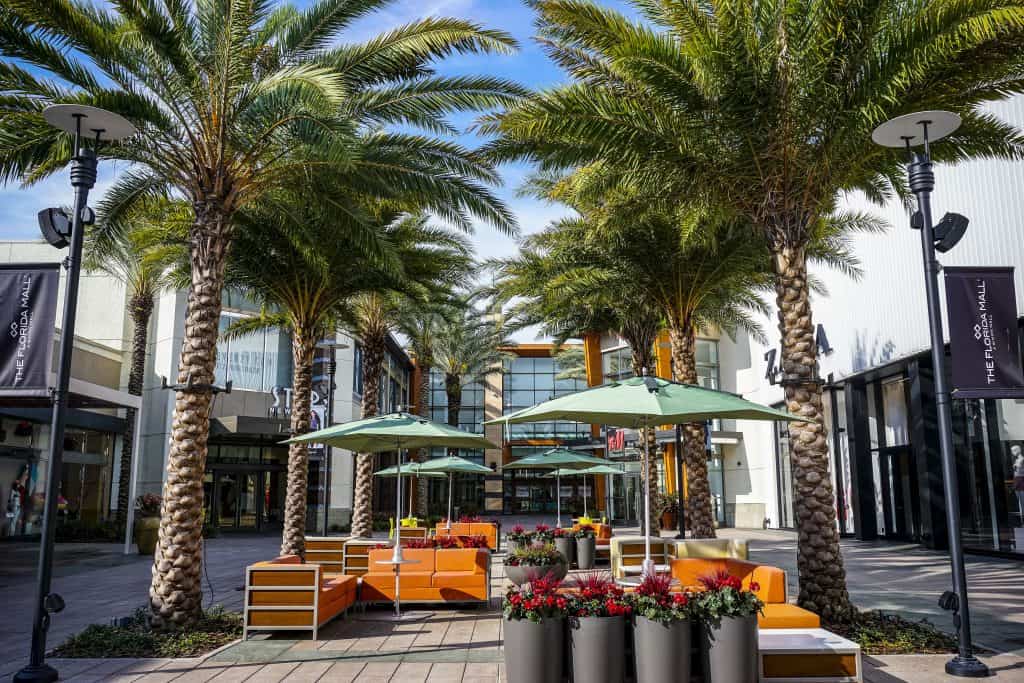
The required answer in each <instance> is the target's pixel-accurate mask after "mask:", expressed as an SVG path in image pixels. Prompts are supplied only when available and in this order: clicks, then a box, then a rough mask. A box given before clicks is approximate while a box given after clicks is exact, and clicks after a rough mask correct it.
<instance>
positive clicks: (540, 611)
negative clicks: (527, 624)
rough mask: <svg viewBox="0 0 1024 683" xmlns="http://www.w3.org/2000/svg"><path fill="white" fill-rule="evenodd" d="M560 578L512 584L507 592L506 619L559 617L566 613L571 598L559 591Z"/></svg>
mask: <svg viewBox="0 0 1024 683" xmlns="http://www.w3.org/2000/svg"><path fill="white" fill-rule="evenodd" d="M560 583H561V581H560V580H552V579H547V578H541V579H536V580H534V581H532V582H530V583H528V584H524V585H523V586H512V587H510V588H509V589H508V592H507V593H505V599H504V600H503V601H502V612H503V613H504V615H505V618H506V619H515V620H520V619H527V620H529V621H541V620H542V619H557V618H559V617H564V616H565V615H566V610H567V609H568V608H569V604H570V600H569V599H568V598H567V597H565V596H563V595H559V593H558V586H559V584H560Z"/></svg>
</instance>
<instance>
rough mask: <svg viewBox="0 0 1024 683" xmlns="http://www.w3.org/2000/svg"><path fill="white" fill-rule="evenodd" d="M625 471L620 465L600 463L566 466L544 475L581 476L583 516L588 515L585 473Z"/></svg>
mask: <svg viewBox="0 0 1024 683" xmlns="http://www.w3.org/2000/svg"><path fill="white" fill-rule="evenodd" d="M625 473H626V472H625V470H623V469H622V468H621V467H613V466H612V465H605V464H601V465H594V466H593V467H588V468H586V469H585V470H572V469H568V468H562V469H559V470H555V471H554V472H551V473H550V474H545V475H544V476H545V477H548V478H551V477H556V478H557V477H573V476H581V477H583V516H584V517H588V516H589V515H588V514H587V475H588V474H604V475H609V474H625Z"/></svg>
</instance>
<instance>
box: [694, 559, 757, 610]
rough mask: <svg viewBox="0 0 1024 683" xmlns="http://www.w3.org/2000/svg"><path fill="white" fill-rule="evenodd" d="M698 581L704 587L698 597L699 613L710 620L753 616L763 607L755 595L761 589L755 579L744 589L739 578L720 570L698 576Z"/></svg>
mask: <svg viewBox="0 0 1024 683" xmlns="http://www.w3.org/2000/svg"><path fill="white" fill-rule="evenodd" d="M700 582H701V585H703V586H704V588H705V590H704V592H702V593H701V594H700V595H699V597H698V602H699V605H700V611H701V615H702V616H703V617H704V618H705V619H708V620H710V621H717V620H718V619H723V618H726V617H749V616H753V615H755V614H757V613H758V612H760V611H761V608H762V607H764V603H763V602H761V600H760V599H758V597H757V595H755V593H756V592H757V591H758V590H760V589H761V587H760V586H759V585H758V584H757V582H755V581H751V582H750V586H749V587H748V589H747V590H744V589H743V582H742V581H740V579H738V578H737V577H735V576H732V575H731V574H729V573H728V572H724V571H721V572H718V573H717V574H713V575H710V576H702V577H700Z"/></svg>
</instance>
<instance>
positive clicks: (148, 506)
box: [135, 493, 164, 517]
mask: <svg viewBox="0 0 1024 683" xmlns="http://www.w3.org/2000/svg"><path fill="white" fill-rule="evenodd" d="M163 501H164V499H163V498H161V497H160V496H158V495H156V494H155V493H143V494H142V495H141V496H139V497H138V498H136V499H135V509H137V510H138V511H139V516H140V517H157V516H159V515H160V505H161V504H162V503H163Z"/></svg>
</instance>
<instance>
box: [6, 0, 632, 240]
mask: <svg viewBox="0 0 1024 683" xmlns="http://www.w3.org/2000/svg"><path fill="white" fill-rule="evenodd" d="M299 2H300V3H301V0H299ZM605 2H606V4H609V5H612V6H618V7H621V3H620V2H618V1H616V0H605ZM428 15H433V16H455V17H461V18H466V19H471V20H473V21H476V22H478V23H481V24H483V25H485V26H487V27H489V28H498V29H503V30H505V31H508V32H509V33H511V34H512V35H513V36H515V38H516V39H517V40H518V41H519V42H520V45H521V48H520V50H519V52H518V53H517V54H515V55H509V56H465V57H463V56H455V57H452V58H449V59H447V60H445V61H444V62H442V63H440V64H439V65H438V70H439V71H440V72H441V73H446V74H466V73H476V74H490V75H496V76H501V77H505V78H509V79H512V80H515V81H517V82H519V83H521V84H523V85H526V86H528V87H531V88H542V87H545V86H550V85H553V84H556V83H558V82H561V81H562V80H564V78H565V77H564V74H563V73H562V72H561V71H560V70H559V69H558V68H557V67H555V66H554V65H553V64H552V63H551V62H550V61H549V60H548V59H547V57H546V56H545V55H544V53H543V52H542V51H541V50H540V48H539V46H538V45H537V44H536V42H535V41H534V40H533V35H534V27H533V13H532V11H531V10H529V9H528V8H527V7H526V6H525V5H524V4H523V3H522V2H521V1H520V0H396V1H395V2H393V3H392V4H391V5H390V6H389V7H388V8H386V9H385V10H382V11H380V12H376V13H374V14H372V15H370V16H367V17H364V18H362V19H360V20H359V21H358V22H356V23H355V24H353V25H352V26H351V27H350V28H349V30H348V31H347V32H346V33H345V34H344V39H346V40H363V39H366V38H369V37H371V36H373V35H375V34H377V33H380V32H383V31H386V30H387V29H389V28H392V27H394V26H398V25H401V24H403V23H406V22H409V21H412V20H414V19H418V18H420V17H423V16H428ZM458 123H459V124H460V125H461V124H462V123H463V121H462V120H460V121H458ZM463 142H465V143H467V144H473V139H472V138H471V137H465V138H463ZM122 168H123V166H122ZM117 172H118V168H117V166H116V165H114V164H104V165H103V166H102V167H101V169H100V180H99V182H98V183H97V186H96V190H95V191H94V193H93V197H94V202H95V198H96V197H97V196H98V195H99V193H102V192H103V191H104V190H105V189H106V187H107V186H108V185H109V183H110V179H111V178H112V177H114V175H115V174H116V173H117ZM529 172H530V168H529V167H528V166H526V165H523V164H514V165H508V166H506V167H503V169H502V175H503V177H504V180H505V182H504V185H503V187H501V188H499V190H498V193H499V195H500V196H501V197H502V199H504V200H505V201H506V202H507V203H508V205H509V206H510V207H511V208H512V210H513V211H514V212H515V214H516V216H517V219H518V221H519V224H520V227H521V229H522V231H523V233H524V234H526V233H530V232H536V231H537V230H540V229H541V228H543V227H544V225H545V224H547V223H548V222H549V221H551V220H553V219H555V218H558V217H560V216H562V215H565V213H566V210H565V209H564V208H563V207H559V206H552V205H548V204H546V203H544V202H539V201H536V200H532V199H525V198H521V197H516V193H515V190H516V187H517V186H518V185H519V184H520V183H521V182H522V180H523V179H524V178H525V177H526V176H527V175H528V174H529ZM70 202H71V191H70V187H69V185H68V180H67V176H66V174H58V175H56V176H53V177H51V178H49V179H47V180H46V181H43V182H41V183H39V184H37V185H35V186H33V187H31V188H21V187H19V186H17V185H8V186H6V187H0V239H35V238H37V237H38V230H37V228H36V218H35V215H36V212H37V211H39V209H41V208H44V207H46V206H52V205H55V204H69V203H70ZM473 240H474V242H475V244H476V249H477V253H478V256H479V257H480V258H482V259H483V258H489V257H493V256H501V255H508V254H511V253H514V251H515V241H514V240H513V239H511V238H509V237H506V236H503V235H500V234H498V233H497V232H495V231H494V230H493V229H491V228H490V227H488V226H486V225H481V226H480V227H479V228H478V229H477V231H476V234H475V235H474V237H473Z"/></svg>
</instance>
